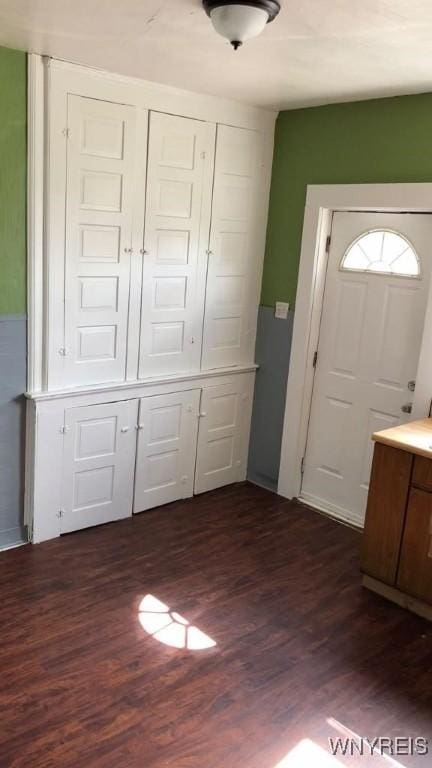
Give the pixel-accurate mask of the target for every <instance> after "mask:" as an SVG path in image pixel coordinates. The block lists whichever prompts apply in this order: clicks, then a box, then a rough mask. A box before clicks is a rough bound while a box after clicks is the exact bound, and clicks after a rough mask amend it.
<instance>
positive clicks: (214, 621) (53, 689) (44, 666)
mask: <svg viewBox="0 0 432 768" xmlns="http://www.w3.org/2000/svg"><path fill="white" fill-rule="evenodd" d="M359 541H360V535H359V534H358V533H356V532H355V531H352V530H350V529H348V528H346V527H343V526H341V525H338V524H337V523H335V522H332V521H330V520H328V519H326V518H325V517H322V516H320V515H318V514H317V513H314V512H312V511H310V510H307V509H304V508H302V507H300V506H298V505H295V504H291V503H289V502H287V501H284V500H282V499H281V498H279V497H278V496H276V495H275V494H272V493H269V492H267V491H265V490H262V489H260V488H256V487H254V486H252V485H247V484H246V485H241V486H233V487H229V488H224V489H222V490H220V491H215V492H212V493H209V494H206V495H204V496H201V497H197V498H194V499H191V500H189V501H187V502H181V503H176V504H172V505H170V506H168V507H165V508H162V509H158V510H154V511H151V512H149V513H144V514H142V515H138V516H137V517H135V518H134V519H132V520H127V521H124V522H120V523H114V524H112V525H107V526H102V527H100V528H94V529H91V530H87V531H82V532H80V533H76V534H72V535H69V536H66V537H63V538H61V539H57V540H55V541H52V542H47V543H46V544H40V545H37V546H27V547H23V548H21V549H16V550H11V551H8V552H4V553H1V554H0V595H1V614H0V615H1V629H0V765H1V768H66V767H67V768H72V767H73V768H276V766H277V765H278V763H279V762H280V761H282V759H283V758H286V757H287V756H288V757H287V759H286V762H285V763H282V765H283V766H284V768H285V765H286V766H289V768H297V766H301V768H305V766H308V767H309V766H310V768H321V758H320V755H321V753H320V751H319V747H320V746H321V747H322V748H324V749H326V750H327V746H328V737H334V738H337V737H338V736H340V735H343V733H344V729H349V730H350V731H354V732H355V733H357V734H360V735H362V736H367V737H369V738H372V737H375V736H396V735H398V736H401V735H403V736H423V737H426V738H429V739H430V753H429V756H428V757H418V758H416V759H412V758H410V757H400V758H397V761H398V762H397V764H400V765H404V766H408V765H409V766H411V765H420V766H425V768H426V766H430V765H431V763H432V761H431V755H432V644H431V638H432V626H431V625H430V624H428V623H427V622H426V621H423V620H422V619H420V618H417V617H415V616H413V615H411V614H409V613H407V612H405V611H403V610H402V609H400V608H398V607H396V606H393V605H392V604H390V603H388V602H386V601H385V600H383V599H381V598H379V597H377V596H375V595H373V594H371V593H368V592H367V591H365V590H363V589H362V588H361V586H360V573H359V558H358V547H359ZM146 595H152V596H154V597H156V598H157V599H158V600H160V601H162V602H163V603H165V604H166V605H168V606H169V607H170V608H171V609H172V610H175V611H178V612H179V613H180V614H182V615H183V616H185V617H186V618H187V619H188V620H189V622H190V623H191V624H193V625H196V626H197V627H198V628H199V629H200V630H201V631H202V632H204V633H206V635H208V636H209V637H210V638H212V639H213V640H214V641H215V642H216V645H215V646H214V647H213V648H210V649H207V650H200V651H192V650H187V649H183V650H181V649H180V650H179V649H177V648H172V647H169V646H166V645H163V644H162V643H161V642H158V640H157V639H155V638H154V637H152V636H151V635H149V634H147V633H146V632H145V631H144V629H143V628H142V626H141V624H140V622H139V619H138V613H139V607H140V604H141V601H142V600H143V598H144V597H145V596H146ZM299 744H300V746H299ZM313 745H315V747H314V746H313ZM308 750H312V751H308ZM315 750H318V751H315ZM305 755H306V756H307V755H310V757H306V758H305ZM297 757H298V758H299V760H300V758H302V760H303V762H299V761H297ZM338 759H339V761H340V763H342V764H344V765H347V766H354V765H357V764H358V765H361V766H366V765H368V762H367V761H366V759H362V760H360V761H357V760H355V759H348V758H347V759H342V758H340V757H339V758H338ZM378 760H380V761H381V762H377V760H376V759H375V760H374V762H373V765H380V764H381V763H382V765H387V766H388V765H390V764H389V763H388V762H385V761H382V759H381V758H378ZM322 765H323V766H325V768H327V766H328V764H327V762H323V763H322ZM335 765H336V764H335Z"/></svg>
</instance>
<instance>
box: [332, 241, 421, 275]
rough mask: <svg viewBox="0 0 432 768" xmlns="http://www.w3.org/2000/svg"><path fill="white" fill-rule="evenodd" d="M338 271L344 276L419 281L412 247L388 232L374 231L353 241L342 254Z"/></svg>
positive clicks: (415, 254) (417, 260) (417, 266)
mask: <svg viewBox="0 0 432 768" xmlns="http://www.w3.org/2000/svg"><path fill="white" fill-rule="evenodd" d="M340 268H341V269H342V270H346V271H348V272H375V273H381V274H386V275H395V276H399V277H411V278H417V279H419V278H420V277H421V270H420V260H419V257H418V256H417V253H416V252H415V250H414V247H413V246H412V245H411V243H410V242H409V241H408V240H407V239H406V237H404V236H403V235H401V234H400V233H399V232H393V231H392V230H391V229H374V230H370V231H368V232H364V233H363V234H362V235H360V237H357V238H356V239H355V240H354V242H353V243H351V245H350V246H349V247H348V248H347V250H346V251H345V253H344V256H343V258H342V261H341V265H340Z"/></svg>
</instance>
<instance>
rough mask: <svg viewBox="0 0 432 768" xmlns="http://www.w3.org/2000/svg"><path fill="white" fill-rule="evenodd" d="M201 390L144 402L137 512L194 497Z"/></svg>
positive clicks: (135, 510)
mask: <svg viewBox="0 0 432 768" xmlns="http://www.w3.org/2000/svg"><path fill="white" fill-rule="evenodd" d="M199 401H200V390H199V389H195V390H190V391H187V392H178V393H175V394H168V395H156V396H151V397H143V398H142V399H141V400H140V410H139V425H138V446H137V460H136V477H135V499H134V512H143V511H144V510H146V509H150V508H152V507H157V506H160V505H161V504H168V503H169V502H172V501H176V500H177V499H185V498H187V497H188V496H192V494H193V482H194V470H195V456H196V441H197V431H198V413H199Z"/></svg>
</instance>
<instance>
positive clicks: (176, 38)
mask: <svg viewBox="0 0 432 768" xmlns="http://www.w3.org/2000/svg"><path fill="white" fill-rule="evenodd" d="M282 5H283V7H282V10H281V13H280V15H279V17H278V18H277V19H276V20H275V21H274V22H273V23H272V24H269V25H268V26H267V28H266V30H265V32H264V33H263V34H262V36H261V37H259V38H257V39H256V40H252V41H250V42H249V43H247V44H246V45H245V46H244V47H243V48H242V49H240V50H239V51H237V52H234V51H233V50H232V49H231V48H230V46H229V44H228V43H227V42H226V41H224V40H223V38H221V37H219V36H218V35H217V34H216V33H215V32H214V31H213V29H212V26H211V23H210V21H209V19H208V17H207V16H206V15H205V13H204V11H203V10H202V7H201V0H0V44H2V45H6V46H9V47H12V48H21V49H25V50H30V51H35V52H37V53H44V54H48V55H51V56H54V57H57V58H63V59H67V60H70V61H75V62H79V63H81V64H87V65H91V66H95V67H100V68H103V69H107V70H110V71H112V72H118V73H122V74H126V75H134V76H137V77H142V78H144V79H145V80H153V81H155V82H160V83H167V84H169V85H175V86H179V87H182V88H188V89H190V90H194V91H199V92H201V93H209V94H214V95H217V96H223V97H225V98H232V99H237V100H239V101H243V102H245V103H248V104H254V105H258V106H264V107H273V108H278V109H284V108H292V107H298V106H307V105H312V104H323V103H328V102H337V101H351V100H357V99H363V98H370V97H377V96H388V95H394V94H405V93H415V92H421V91H428V90H432V3H431V2H430V0H361V2H359V0H282Z"/></svg>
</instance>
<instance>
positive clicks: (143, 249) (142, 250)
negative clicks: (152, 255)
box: [140, 248, 148, 256]
mask: <svg viewBox="0 0 432 768" xmlns="http://www.w3.org/2000/svg"><path fill="white" fill-rule="evenodd" d="M140 254H141V255H142V256H148V251H146V249H145V248H140Z"/></svg>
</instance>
